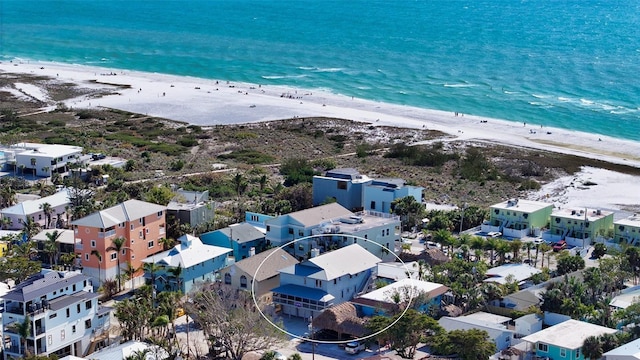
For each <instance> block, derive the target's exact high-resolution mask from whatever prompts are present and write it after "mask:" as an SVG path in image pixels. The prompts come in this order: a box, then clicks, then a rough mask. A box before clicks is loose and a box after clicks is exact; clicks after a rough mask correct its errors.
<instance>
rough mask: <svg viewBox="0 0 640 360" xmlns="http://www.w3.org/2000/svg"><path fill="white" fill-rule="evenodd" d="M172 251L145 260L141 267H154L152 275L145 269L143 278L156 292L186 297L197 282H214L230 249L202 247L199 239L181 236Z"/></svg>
mask: <svg viewBox="0 0 640 360" xmlns="http://www.w3.org/2000/svg"><path fill="white" fill-rule="evenodd" d="M178 240H179V241H180V243H179V244H178V245H176V246H174V247H173V248H172V249H169V250H167V251H164V252H161V253H159V254H155V255H152V256H149V257H148V258H146V259H144V260H142V262H143V263H145V264H156V265H157V268H158V270H157V271H154V272H153V273H151V272H149V271H148V268H147V269H145V274H144V277H145V278H146V279H148V280H149V281H150V282H151V283H153V285H154V287H155V289H157V290H158V291H163V290H169V291H178V290H179V291H181V292H182V293H183V294H186V293H188V292H189V291H191V289H192V288H193V287H194V286H195V285H196V284H197V283H199V282H212V281H216V280H218V278H219V277H218V271H219V270H220V269H222V268H224V267H225V266H227V265H228V262H227V258H228V257H229V254H230V253H231V249H229V248H226V247H220V246H214V245H207V244H203V243H202V241H200V239H199V238H197V237H195V236H191V235H183V236H181V237H180V238H179V239H178Z"/></svg>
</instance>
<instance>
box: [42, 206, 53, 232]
mask: <svg viewBox="0 0 640 360" xmlns="http://www.w3.org/2000/svg"><path fill="white" fill-rule="evenodd" d="M40 210H42V213H43V214H44V216H45V218H46V219H47V222H46V226H45V227H46V228H47V229H49V228H50V227H51V215H53V213H54V211H55V210H54V209H53V207H52V206H51V204H49V203H48V202H45V203H42V204H40Z"/></svg>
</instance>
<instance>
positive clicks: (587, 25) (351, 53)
mask: <svg viewBox="0 0 640 360" xmlns="http://www.w3.org/2000/svg"><path fill="white" fill-rule="evenodd" d="M15 58H21V59H35V60H46V61H58V62H66V63H76V64H85V65H99V66H106V67H112V68H117V69H131V70H141V71H151V72H159V73H168V74H176V75H189V76H197V77H202V78H212V79H221V80H231V81H243V82H251V83H258V84H277V85H287V86H292V87H296V88H303V89H322V90H327V91H331V92H333V93H338V94H343V95H348V96H355V97H360V98H365V99H370V100H377V101H383V102H389V103H395V104H405V105H411V106H417V107H423V108H432V109H438V110H446V111H452V112H455V111H457V112H462V113H466V114H474V115H480V116H487V117H492V118H500V119H504V120H508V121H514V122H520V123H522V122H526V123H527V124H532V125H533V124H535V125H545V126H553V127H560V128H566V129H573V130H580V131H586V132H591V133H598V134H603V135H609V136H613V137H618V138H625V139H631V140H635V141H640V81H638V79H637V76H638V75H640V2H638V1H637V0H617V1H604V0H602V1H599V0H581V1H576V0H565V1H561V0H424V1H422V0H413V1H411V0H402V1H387V0H366V1H365V0H353V1H342V0H326V1H322V0H316V1H311V0H296V1H293V0H291V1H289V0H0V59H2V60H4V61H6V60H9V59H15Z"/></svg>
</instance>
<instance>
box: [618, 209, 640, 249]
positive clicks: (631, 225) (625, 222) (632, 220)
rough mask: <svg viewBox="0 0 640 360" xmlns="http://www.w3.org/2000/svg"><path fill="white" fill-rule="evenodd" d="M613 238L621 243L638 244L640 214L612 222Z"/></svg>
mask: <svg viewBox="0 0 640 360" xmlns="http://www.w3.org/2000/svg"><path fill="white" fill-rule="evenodd" d="M613 233H614V236H613V238H614V239H615V240H616V241H617V242H619V243H621V244H629V245H633V246H640V216H638V214H633V215H632V216H629V217H628V218H626V219H620V220H615V221H614V222H613Z"/></svg>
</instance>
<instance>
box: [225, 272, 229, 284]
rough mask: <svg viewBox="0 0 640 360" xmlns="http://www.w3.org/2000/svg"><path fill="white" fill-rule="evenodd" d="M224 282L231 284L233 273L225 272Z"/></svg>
mask: <svg viewBox="0 0 640 360" xmlns="http://www.w3.org/2000/svg"><path fill="white" fill-rule="evenodd" d="M224 283H225V284H227V285H231V274H229V273H226V274H224Z"/></svg>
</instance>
